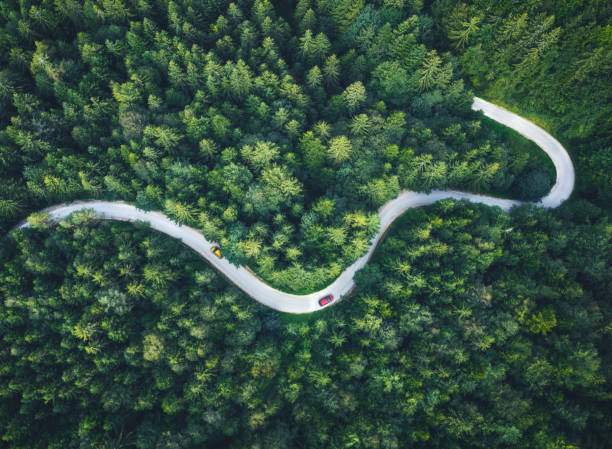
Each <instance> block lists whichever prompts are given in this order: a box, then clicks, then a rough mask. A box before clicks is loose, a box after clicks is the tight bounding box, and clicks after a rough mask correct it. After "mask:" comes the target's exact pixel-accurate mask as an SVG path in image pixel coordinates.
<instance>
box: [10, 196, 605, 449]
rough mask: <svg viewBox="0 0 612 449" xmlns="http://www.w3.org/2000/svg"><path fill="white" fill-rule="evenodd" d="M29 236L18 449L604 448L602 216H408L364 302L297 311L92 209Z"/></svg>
mask: <svg viewBox="0 0 612 449" xmlns="http://www.w3.org/2000/svg"><path fill="white" fill-rule="evenodd" d="M13 235H14V239H4V240H3V242H2V248H1V253H0V255H1V265H0V292H1V294H2V297H3V298H4V300H3V302H2V303H0V322H1V323H2V329H3V332H2V338H1V340H0V342H1V351H0V366H1V367H2V369H1V370H0V386H1V388H0V399H1V400H0V431H1V434H2V438H3V441H4V443H3V444H4V445H5V446H6V447H10V448H26V447H27V448H47V447H53V448H55V447H57V448H60V447H62V448H64V447H73V446H77V447H79V446H80V447H92V448H93V447H96V448H97V447H127V448H143V449H144V448H147V449H148V448H152V447H154V448H173V447H180V448H196V447H228V448H245V447H249V448H260V447H266V448H288V447H308V448H317V447H328V448H345V447H347V445H348V446H349V447H350V446H351V445H352V446H353V447H355V445H358V446H357V447H364V448H403V447H444V448H452V447H482V448H491V447H509V446H510V447H518V448H522V447H524V448H529V449H533V448H538V449H539V448H542V449H544V448H549V447H558V448H575V447H581V448H583V447H584V448H587V447H593V448H596V447H601V448H603V447H605V445H606V443H607V437H606V435H609V432H610V428H609V424H610V422H609V419H608V414H607V412H608V410H609V407H608V405H609V401H610V392H609V384H607V383H606V379H607V376H608V375H609V366H610V365H609V357H610V354H609V352H608V351H607V348H609V337H610V334H609V329H608V327H609V326H608V323H609V322H610V304H609V302H608V301H605V300H604V298H605V297H606V295H607V291H608V290H607V289H608V288H609V285H608V284H609V279H610V277H609V274H610V273H609V270H610V268H609V267H610V266H611V262H612V261H611V260H610V254H611V252H610V245H611V237H612V236H611V234H610V227H609V224H608V222H607V219H606V218H605V217H604V216H603V215H602V212H601V211H599V210H597V209H596V208H594V207H592V206H591V207H589V206H588V205H579V204H577V205H576V206H574V207H571V208H570V207H566V206H563V207H562V209H561V210H559V211H558V212H555V214H551V213H550V212H547V211H544V210H538V209H531V208H529V207H523V208H521V209H519V210H516V211H515V212H514V213H513V214H511V215H507V214H505V213H502V212H501V211H499V210H497V209H491V208H487V207H484V206H475V205H471V204H467V203H453V202H451V201H443V202H441V203H439V204H437V205H435V206H430V207H427V208H423V209H418V210H411V211H409V212H407V213H406V215H405V216H404V217H402V218H401V219H400V221H399V222H398V223H397V224H395V225H394V226H393V229H392V230H391V231H390V232H389V234H388V237H387V238H386V240H385V241H384V242H383V243H382V244H381V246H380V247H379V249H378V250H377V252H376V255H375V258H374V260H373V261H372V263H371V264H369V265H368V266H367V268H366V269H364V270H363V271H362V272H360V273H359V274H358V276H357V278H356V280H357V283H358V291H357V292H356V293H355V295H354V296H353V297H352V298H351V299H350V301H346V302H343V303H341V304H340V305H339V306H337V307H332V308H329V309H328V310H327V311H325V312H324V313H317V314H313V315H309V316H308V317H299V318H298V319H293V318H291V319H286V318H285V317H283V316H282V315H281V314H279V313H278V312H275V311H272V310H270V309H267V308H265V307H262V306H260V305H258V304H257V303H255V302H254V301H252V300H250V299H248V298H246V297H245V296H244V295H243V294H242V293H240V292H239V291H238V290H236V288H235V287H232V286H229V285H228V284H227V282H226V281H225V280H223V279H222V277H220V276H219V275H217V274H216V273H215V271H214V270H213V269H212V268H211V267H210V266H208V265H207V263H206V262H204V261H202V259H201V258H200V257H199V256H197V255H196V254H195V253H193V252H191V251H190V250H188V249H186V248H185V247H183V246H182V245H181V244H180V243H178V242H176V241H173V240H171V239H169V238H167V237H165V236H162V235H158V234H155V233H152V232H151V231H149V230H147V229H146V228H144V227H141V226H135V225H132V224H124V223H109V222H95V221H92V220H91V217H88V216H87V214H86V213H81V214H78V215H76V216H73V217H72V218H70V219H69V220H67V221H64V222H62V223H60V224H59V225H51V224H46V223H45V222H41V223H39V224H38V225H37V226H36V227H35V229H27V230H24V231H19V232H18V233H15V234H13ZM34 428H35V429H38V430H37V432H32V430H31V429H34Z"/></svg>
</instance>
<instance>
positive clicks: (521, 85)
mask: <svg viewBox="0 0 612 449" xmlns="http://www.w3.org/2000/svg"><path fill="white" fill-rule="evenodd" d="M429 11H430V12H431V14H432V15H433V17H434V20H435V22H436V24H437V28H436V30H437V36H436V37H437V44H438V45H439V46H440V47H439V48H446V49H449V50H451V51H452V52H453V53H455V54H456V55H457V58H458V61H459V65H460V70H459V71H460V73H462V74H463V75H464V76H465V77H466V78H467V80H469V82H470V83H471V84H472V85H473V86H475V88H476V89H477V90H478V91H480V92H482V93H483V95H484V96H485V97H486V98H489V99H490V100H492V101H501V102H502V103H505V104H509V105H511V106H512V108H513V109H514V110H516V111H517V112H520V113H521V114H523V115H525V116H526V117H529V118H534V119H536V122H537V121H538V120H537V119H538V118H540V119H541V121H542V122H544V125H545V126H544V127H545V128H547V129H548V130H549V131H550V132H551V133H552V134H553V135H555V136H556V137H557V138H558V139H559V140H560V141H561V142H563V143H564V144H565V146H566V147H567V148H568V149H569V151H570V153H571V154H572V159H573V160H574V163H575V164H576V170H577V172H578V173H579V176H578V178H577V182H578V183H577V188H578V191H579V192H580V193H581V195H584V196H585V197H588V198H589V199H590V200H592V201H598V202H600V204H602V205H607V206H609V205H610V200H611V199H612V196H611V195H612V193H611V192H612V175H611V173H612V146H611V144H610V142H611V140H612V119H611V117H612V81H611V80H612V77H611V73H612V34H611V33H610V27H611V26H612V24H611V23H610V21H611V19H610V18H611V17H612V10H611V6H610V2H599V1H595V2H589V1H571V0H570V1H523V2H510V1H493V2H491V1H488V0H462V1H457V0H435V1H434V2H431V5H430V8H429Z"/></svg>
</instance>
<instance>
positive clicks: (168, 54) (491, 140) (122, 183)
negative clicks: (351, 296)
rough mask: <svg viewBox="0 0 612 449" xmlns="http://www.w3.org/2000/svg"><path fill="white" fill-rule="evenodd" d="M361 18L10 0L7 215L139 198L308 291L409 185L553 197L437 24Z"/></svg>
mask: <svg viewBox="0 0 612 449" xmlns="http://www.w3.org/2000/svg"><path fill="white" fill-rule="evenodd" d="M362 3H363V2H362ZM362 3H360V2H357V3H353V2H340V3H338V2H331V1H329V2H322V1H317V2H309V1H301V2H299V3H298V4H297V5H296V6H295V8H294V9H293V10H292V11H285V10H283V11H279V12H277V11H276V9H275V8H274V5H273V4H272V3H270V2H269V1H255V2H252V4H251V2H236V3H229V2H222V1H221V2H219V1H214V2H213V1H208V2H184V3H183V2H169V3H168V4H167V5H165V2H160V3H153V2H152V3H150V4H149V3H147V2H144V1H140V2H136V1H134V2H123V3H122V2H120V1H115V2H109V1H102V2H84V4H82V5H81V4H80V3H79V2H73V1H69V0H66V1H64V0H62V1H55V2H51V1H48V2H42V5H35V4H31V5H29V4H28V2H25V3H23V2H20V3H19V5H14V7H13V8H11V7H10V6H9V5H11V4H12V2H7V3H5V6H4V7H3V9H2V10H1V11H2V17H3V18H4V26H3V33H2V34H0V39H2V45H1V47H2V49H3V51H2V52H1V53H0V65H1V66H3V67H5V69H4V70H3V71H2V72H1V73H2V78H0V79H1V80H2V86H3V87H2V89H1V91H2V92H3V95H2V96H0V98H1V100H2V102H3V103H2V105H0V111H2V113H1V115H0V120H2V122H3V125H2V128H3V130H2V131H1V134H0V164H1V165H0V169H1V170H2V172H3V177H2V180H1V183H2V184H1V185H0V191H1V192H2V194H1V195H2V197H0V218H2V219H3V221H4V222H5V223H9V224H10V223H14V221H15V218H16V217H22V218H23V217H25V216H26V215H27V213H28V212H31V211H34V210H38V209H40V208H42V207H44V206H48V205H52V204H56V203H58V202H61V201H69V200H72V199H78V198H89V199H90V198H108V199H121V200H125V201H129V202H131V203H135V204H136V205H137V206H138V207H140V208H142V209H146V210H149V209H155V210H163V211H165V212H166V213H167V214H168V215H169V216H171V217H173V218H175V219H176V220H177V221H179V222H181V223H186V224H189V225H191V226H195V227H198V228H200V229H201V230H202V231H203V232H204V235H205V236H206V237H207V238H208V239H209V240H213V241H218V242H219V243H220V244H221V246H222V247H223V248H224V254H225V256H226V257H228V258H229V259H230V260H231V261H232V262H234V263H236V264H245V265H249V266H250V267H251V268H252V269H254V270H255V271H256V272H257V274H258V275H260V276H261V277H262V278H263V279H265V280H266V281H268V282H270V283H271V284H272V285H275V286H277V287H279V288H282V289H284V290H287V291H296V292H304V291H313V290H316V289H318V288H320V287H322V286H324V285H327V284H328V283H329V282H331V281H332V280H333V279H334V278H335V277H336V276H337V275H338V274H339V273H340V272H341V271H342V269H343V268H345V267H346V266H348V265H350V264H351V263H352V262H353V261H354V260H356V259H357V257H359V256H361V255H362V254H363V253H364V252H365V250H366V248H367V246H368V241H369V239H370V237H372V236H373V235H374V233H375V232H376V230H377V226H378V224H377V218H376V216H375V212H376V210H377V208H378V207H379V206H381V205H382V204H383V203H385V202H386V201H387V200H389V199H391V198H393V197H395V196H396V195H397V193H398V192H399V191H400V190H401V189H405V188H410V189H413V190H429V189H433V188H440V189H442V188H446V187H449V188H460V189H463V190H469V191H474V192H499V193H506V194H507V193H508V192H510V193H511V194H513V195H514V196H516V197H520V198H523V199H536V198H539V197H540V196H542V195H543V194H544V193H546V192H547V191H548V190H549V188H550V186H551V185H552V181H553V180H554V179H555V172H554V168H553V167H552V165H551V164H550V163H548V164H547V163H546V162H547V161H546V159H544V161H542V158H541V156H540V154H539V153H540V151H539V150H538V149H535V150H534V149H533V148H531V149H530V145H529V144H527V143H526V142H522V143H521V144H519V145H515V146H511V145H509V144H508V141H507V139H505V136H504V135H503V134H500V133H499V132H496V130H495V128H493V127H491V126H487V124H486V123H483V121H482V119H481V116H479V114H476V113H473V112H472V111H471V109H470V106H471V102H472V96H473V92H472V91H471V90H470V89H466V87H465V83H464V82H463V80H462V79H461V78H459V77H458V76H457V74H456V62H455V61H454V58H452V57H451V56H450V55H444V54H440V53H438V52H437V51H436V50H435V49H431V48H430V47H428V45H427V44H428V43H429V41H430V38H428V36H429V35H431V34H432V33H433V32H434V25H433V22H432V21H431V19H429V18H428V17H424V16H419V15H418V14H416V13H417V12H418V8H416V6H417V5H412V6H411V5H408V4H406V5H403V6H402V7H401V8H397V7H388V6H385V5H377V4H367V5H365V4H362ZM18 6H19V7H18ZM380 6H382V8H381V7H380ZM281 13H282V14H284V15H281ZM134 19H137V20H134ZM60 24H62V26H60ZM515 138H516V140H520V139H518V137H516V136H515ZM5 229H6V228H5Z"/></svg>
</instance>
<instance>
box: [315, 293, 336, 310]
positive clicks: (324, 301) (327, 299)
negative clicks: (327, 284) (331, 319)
mask: <svg viewBox="0 0 612 449" xmlns="http://www.w3.org/2000/svg"><path fill="white" fill-rule="evenodd" d="M333 300H334V297H333V296H332V295H327V296H326V297H325V298H321V299H319V305H320V306H321V307H323V306H326V305H327V304H329V303H330V302H332V301H333Z"/></svg>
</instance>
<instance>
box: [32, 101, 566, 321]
mask: <svg viewBox="0 0 612 449" xmlns="http://www.w3.org/2000/svg"><path fill="white" fill-rule="evenodd" d="M472 109H473V110H475V111H482V112H483V113H484V115H486V116H487V117H489V118H491V119H493V120H495V121H497V122H499V123H501V124H503V125H505V126H508V127H510V128H512V129H514V130H515V131H517V132H519V133H520V134H522V135H523V136H525V137H526V138H528V139H530V140H532V141H533V142H535V143H536V144H537V145H538V146H539V147H540V148H542V150H544V151H545V152H546V154H548V156H550V158H551V159H552V161H553V163H554V165H555V169H556V170H557V179H556V183H555V185H554V186H553V187H552V189H551V191H550V193H549V194H548V195H546V196H545V197H544V198H542V199H541V200H540V201H539V202H538V203H536V204H537V205H539V206H541V207H546V208H554V207H557V206H559V205H560V204H561V203H562V202H563V201H565V200H566V199H568V198H569V196H570V195H571V193H572V190H573V189H574V179H575V175H574V166H573V164H572V161H571V159H570V157H569V155H568V154H567V151H565V148H563V146H562V145H561V144H560V143H559V142H558V141H557V140H556V139H555V138H554V137H552V136H551V135H550V134H548V133H547V132H546V131H544V130H543V129H541V128H540V127H538V126H536V125H534V124H533V123H531V122H529V121H528V120H525V119H524V118H522V117H519V116H518V115H516V114H514V113H512V112H509V111H507V110H506V109H503V108H501V107H499V106H496V105H494V104H492V103H489V102H487V101H485V100H482V99H480V98H474V103H473V105H472ZM445 198H453V199H466V200H469V201H471V202H473V203H482V204H487V205H490V206H499V207H500V208H502V209H503V210H506V211H507V210H509V209H510V208H512V207H513V206H516V205H519V204H522V203H521V202H520V201H514V200H507V199H499V198H494V197H490V196H485V195H475V194H472V193H464V192H457V191H452V190H447V191H439V190H434V191H432V192H431V193H418V192H412V191H403V192H401V193H400V195H399V196H398V197H397V198H396V199H394V200H391V201H389V202H387V203H386V204H385V205H384V206H382V207H381V208H380V209H379V217H380V232H379V233H378V234H376V236H374V237H373V238H372V240H371V244H370V249H369V251H368V253H367V254H366V255H364V256H363V257H361V258H359V259H358V260H357V261H356V262H355V263H353V264H352V265H351V266H350V267H348V268H347V269H346V270H344V272H343V273H342V274H341V275H340V277H338V278H337V279H336V280H335V281H334V282H333V283H332V284H331V285H329V286H328V287H326V288H324V289H322V290H320V291H318V292H316V293H311V294H309V295H293V294H289V293H285V292H282V291H280V290H277V289H275V288H272V287H270V286H269V285H267V284H266V283H264V282H263V281H262V280H260V279H259V278H257V277H256V276H254V275H253V274H252V273H250V272H249V271H248V270H246V269H245V268H244V267H236V266H234V265H231V264H230V263H229V262H228V261H227V260H226V259H218V258H217V257H216V256H214V255H213V254H212V253H211V251H210V249H211V247H212V246H214V245H215V243H214V242H210V241H208V240H206V239H205V238H204V236H203V235H202V233H201V232H200V231H198V230H196V229H193V228H190V227H188V226H183V225H179V224H177V223H176V222H174V221H172V220H170V219H169V218H168V217H166V216H165V215H164V214H163V213H161V212H145V211H142V210H139V209H137V208H136V207H134V206H132V205H130V204H127V203H123V202H108V201H80V202H75V203H71V204H61V205H57V206H53V207H50V208H48V209H46V210H47V211H49V214H50V217H51V218H52V219H55V220H61V219H62V218H65V217H67V216H68V215H70V214H71V213H73V212H76V211H79V210H83V209H92V210H93V211H94V212H95V213H96V215H98V216H99V217H100V218H102V219H106V220H122V221H143V222H148V223H149V224H150V226H151V228H153V229H155V230H156V231H159V232H162V233H164V234H167V235H169V236H171V237H174V238H177V239H180V240H181V241H182V242H183V243H184V244H185V245H187V246H189V247H190V248H192V249H193V250H195V251H196V252H197V253H199V254H200V255H202V257H204V258H205V259H206V260H208V261H209V262H210V263H211V264H212V265H213V266H214V267H215V268H216V269H217V270H219V271H220V272H221V273H223V274H224V275H225V276H226V277H227V278H228V279H229V280H230V281H231V282H233V283H234V284H235V285H236V286H238V287H239V288H240V289H241V290H243V291H244V292H245V293H246V294H247V295H249V296H250V297H252V298H253V299H255V300H256V301H258V302H260V303H261V304H264V305H266V306H268V307H271V308H273V309H276V310H279V311H281V312H288V313H309V312H314V311H316V310H320V309H321V307H320V306H319V299H321V298H322V297H324V296H326V295H333V296H334V298H335V301H334V302H333V303H332V305H333V304H337V303H338V302H339V300H340V299H342V297H344V296H346V295H347V294H348V293H349V292H350V291H351V290H352V289H353V287H354V285H355V283H354V282H353V275H354V274H355V272H357V271H358V270H359V269H361V268H362V267H363V266H364V265H365V264H366V263H367V262H368V260H369V259H370V257H371V256H372V253H373V252H374V249H375V248H376V245H377V244H378V242H379V240H380V238H381V236H382V235H383V234H384V232H385V231H386V230H387V228H388V227H389V226H391V223H393V221H394V220H395V219H396V218H397V217H399V216H400V215H402V214H403V213H404V212H405V211H406V210H407V209H410V208H414V207H420V206H426V205H429V204H432V203H435V202H437V201H439V200H441V199H445ZM25 226H28V224H27V223H25V224H23V225H22V226H21V227H25ZM326 307H328V306H326Z"/></svg>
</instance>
